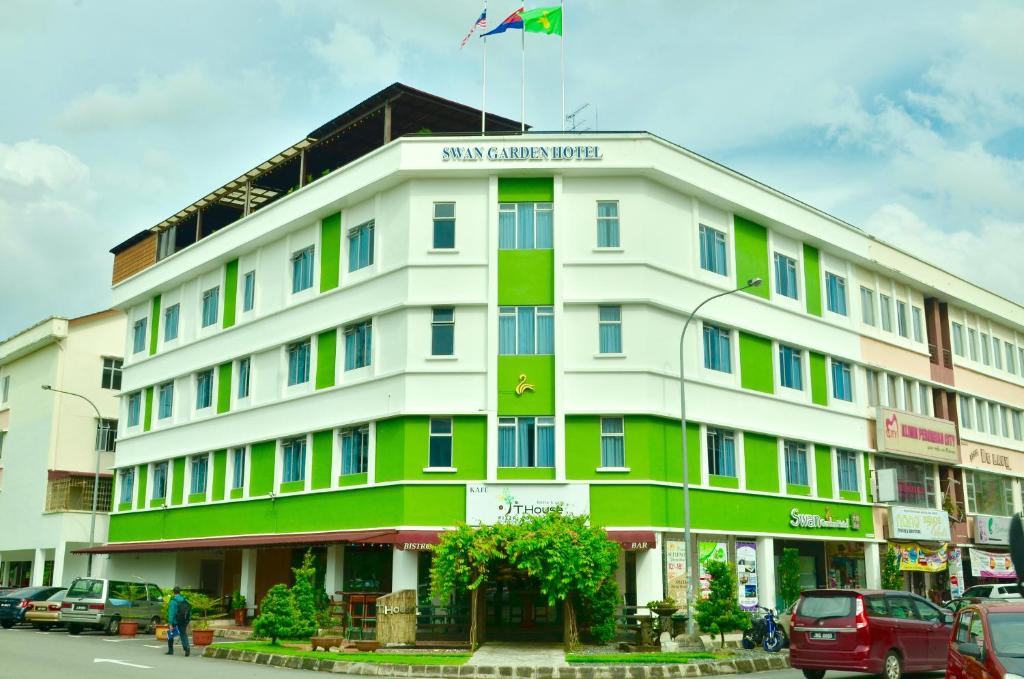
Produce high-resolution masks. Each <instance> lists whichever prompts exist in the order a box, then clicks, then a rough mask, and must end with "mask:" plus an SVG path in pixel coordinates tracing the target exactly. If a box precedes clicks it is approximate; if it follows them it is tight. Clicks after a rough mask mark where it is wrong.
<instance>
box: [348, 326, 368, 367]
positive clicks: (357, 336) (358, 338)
mask: <svg viewBox="0 0 1024 679" xmlns="http://www.w3.org/2000/svg"><path fill="white" fill-rule="evenodd" d="M372 356H373V325H372V322H371V321H363V322H362V323H356V324H355V325H350V326H348V327H347V328H345V370H356V369H357V368H365V367H366V366H368V365H370V361H371V358H372Z"/></svg>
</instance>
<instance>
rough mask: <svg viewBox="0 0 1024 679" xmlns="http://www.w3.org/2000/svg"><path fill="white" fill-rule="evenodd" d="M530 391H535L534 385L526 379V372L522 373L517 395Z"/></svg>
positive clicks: (517, 386)
mask: <svg viewBox="0 0 1024 679" xmlns="http://www.w3.org/2000/svg"><path fill="white" fill-rule="evenodd" d="M528 391H534V389H533V385H532V384H530V383H529V382H527V381H526V373H520V374H519V384H517V385H516V396H522V395H523V394H525V393H526V392H528Z"/></svg>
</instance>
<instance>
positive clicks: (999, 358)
mask: <svg viewBox="0 0 1024 679" xmlns="http://www.w3.org/2000/svg"><path fill="white" fill-rule="evenodd" d="M992 363H993V364H994V365H995V366H996V368H998V369H1000V370H1002V369H1003V354H1002V347H1000V346H999V338H998V337H993V338H992Z"/></svg>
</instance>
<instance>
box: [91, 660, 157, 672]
mask: <svg viewBox="0 0 1024 679" xmlns="http://www.w3.org/2000/svg"><path fill="white" fill-rule="evenodd" d="M92 661H93V662H94V663H98V662H107V663H111V664H112V665H124V666H125V667H135V668H137V669H140V670H151V669H153V668H152V667H150V666H149V665H136V664H135V663H130V662H125V661H124V660H112V659H111V658H93V659H92Z"/></svg>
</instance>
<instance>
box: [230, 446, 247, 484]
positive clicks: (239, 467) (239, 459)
mask: <svg viewBox="0 0 1024 679" xmlns="http://www.w3.org/2000/svg"><path fill="white" fill-rule="evenodd" d="M243 486H245V448H235V449H234V450H233V451H231V488H232V490H234V489H236V488H242V487H243Z"/></svg>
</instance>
